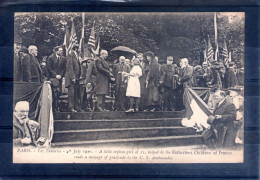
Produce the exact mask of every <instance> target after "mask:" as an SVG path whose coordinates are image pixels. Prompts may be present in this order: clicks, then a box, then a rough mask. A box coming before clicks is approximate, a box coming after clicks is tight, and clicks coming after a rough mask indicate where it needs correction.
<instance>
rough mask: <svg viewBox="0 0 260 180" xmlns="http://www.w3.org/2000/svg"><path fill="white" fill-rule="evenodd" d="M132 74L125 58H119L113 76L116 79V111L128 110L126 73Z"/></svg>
mask: <svg viewBox="0 0 260 180" xmlns="http://www.w3.org/2000/svg"><path fill="white" fill-rule="evenodd" d="M129 72H130V66H128V65H126V64H125V57H124V56H120V57H119V63H117V64H115V65H114V66H113V74H114V77H115V83H116V84H115V110H116V111H125V110H126V108H127V107H126V96H125V93H126V82H125V80H126V77H125V76H123V74H124V73H129Z"/></svg>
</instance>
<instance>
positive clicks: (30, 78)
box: [21, 45, 42, 83]
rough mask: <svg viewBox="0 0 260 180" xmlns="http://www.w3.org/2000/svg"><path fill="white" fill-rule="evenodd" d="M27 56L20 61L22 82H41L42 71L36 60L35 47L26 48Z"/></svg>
mask: <svg viewBox="0 0 260 180" xmlns="http://www.w3.org/2000/svg"><path fill="white" fill-rule="evenodd" d="M28 51H29V54H27V55H26V56H25V57H24V59H23V61H22V63H21V64H22V69H23V81H24V82H38V83H40V82H42V70H41V67H40V64H39V61H38V59H37V58H36V57H37V55H38V49H37V47H36V46H34V45H31V46H29V48H28Z"/></svg>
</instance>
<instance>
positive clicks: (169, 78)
mask: <svg viewBox="0 0 260 180" xmlns="http://www.w3.org/2000/svg"><path fill="white" fill-rule="evenodd" d="M162 71H163V75H162V77H161V80H162V81H163V84H164V85H165V86H166V87H171V88H174V89H175V88H176V82H175V81H174V79H175V77H174V75H176V74H177V72H176V65H175V64H171V65H167V64H164V65H162Z"/></svg>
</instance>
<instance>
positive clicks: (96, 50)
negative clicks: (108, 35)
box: [92, 36, 100, 56]
mask: <svg viewBox="0 0 260 180" xmlns="http://www.w3.org/2000/svg"><path fill="white" fill-rule="evenodd" d="M99 49H100V37H99V36H97V47H96V49H95V50H94V49H92V52H93V54H94V56H98V55H99Z"/></svg>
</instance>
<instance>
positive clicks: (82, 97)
mask: <svg viewBox="0 0 260 180" xmlns="http://www.w3.org/2000/svg"><path fill="white" fill-rule="evenodd" d="M79 89H80V90H79V91H80V108H81V109H85V105H86V87H85V86H84V85H83V84H80V85H79Z"/></svg>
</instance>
